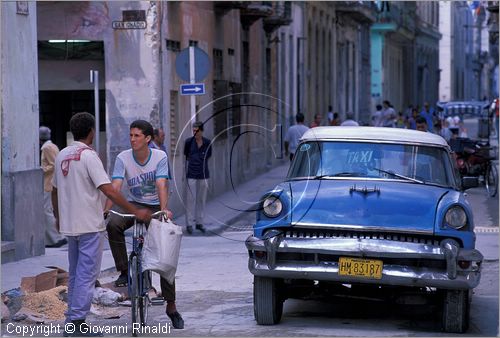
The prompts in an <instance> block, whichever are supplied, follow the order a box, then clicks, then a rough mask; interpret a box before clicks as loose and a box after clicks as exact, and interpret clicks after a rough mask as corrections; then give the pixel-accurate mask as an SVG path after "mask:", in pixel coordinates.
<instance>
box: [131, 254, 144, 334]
mask: <svg viewBox="0 0 500 338" xmlns="http://www.w3.org/2000/svg"><path fill="white" fill-rule="evenodd" d="M138 271H139V265H138V261H137V256H132V257H130V259H129V263H128V295H129V297H130V303H131V306H132V335H133V336H134V337H137V332H136V330H134V329H135V328H137V327H138V326H137V325H136V323H137V324H139V307H140V306H139V304H140V303H141V301H140V299H141V295H140V293H139V292H140V290H139V279H138V273H137V272H138Z"/></svg>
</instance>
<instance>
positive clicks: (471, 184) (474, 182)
mask: <svg viewBox="0 0 500 338" xmlns="http://www.w3.org/2000/svg"><path fill="white" fill-rule="evenodd" d="M478 186H479V179H478V177H477V176H464V177H462V189H463V190H467V189H470V188H477V187H478Z"/></svg>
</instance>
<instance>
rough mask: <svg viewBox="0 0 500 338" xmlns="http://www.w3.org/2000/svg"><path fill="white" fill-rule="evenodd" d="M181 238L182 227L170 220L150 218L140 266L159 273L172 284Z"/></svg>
mask: <svg viewBox="0 0 500 338" xmlns="http://www.w3.org/2000/svg"><path fill="white" fill-rule="evenodd" d="M181 238H182V227H180V226H178V225H176V224H175V223H173V222H172V221H170V220H168V221H166V222H162V221H159V220H157V219H152V220H151V222H150V223H149V227H148V232H147V233H146V236H145V238H144V247H143V249H142V253H143V257H142V268H143V269H144V270H152V271H155V272H157V273H159V274H160V276H162V277H163V278H165V279H166V280H167V281H168V282H169V283H170V284H172V283H173V282H174V279H175V272H176V270H177V263H178V261H179V251H180V248H181Z"/></svg>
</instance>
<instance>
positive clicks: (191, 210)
mask: <svg viewBox="0 0 500 338" xmlns="http://www.w3.org/2000/svg"><path fill="white" fill-rule="evenodd" d="M193 135H194V136H193V137H190V138H188V139H187V140H186V142H185V143H184V155H185V156H186V179H187V198H186V209H187V210H186V211H187V226H186V230H187V232H188V233H189V234H192V233H193V226H192V224H195V226H196V229H197V230H200V231H201V232H203V233H205V227H204V226H203V214H204V211H205V202H206V199H207V191H208V180H207V179H208V177H209V173H208V164H207V161H208V159H209V158H210V156H212V147H211V144H210V140H209V139H207V138H205V137H203V123H202V122H195V123H194V124H193Z"/></svg>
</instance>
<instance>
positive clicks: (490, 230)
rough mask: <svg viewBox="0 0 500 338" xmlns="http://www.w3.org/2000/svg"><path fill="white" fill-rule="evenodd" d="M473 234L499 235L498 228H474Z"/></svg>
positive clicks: (499, 229) (499, 230)
mask: <svg viewBox="0 0 500 338" xmlns="http://www.w3.org/2000/svg"><path fill="white" fill-rule="evenodd" d="M474 232H478V233H499V232H500V228H498V227H476V228H474Z"/></svg>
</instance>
